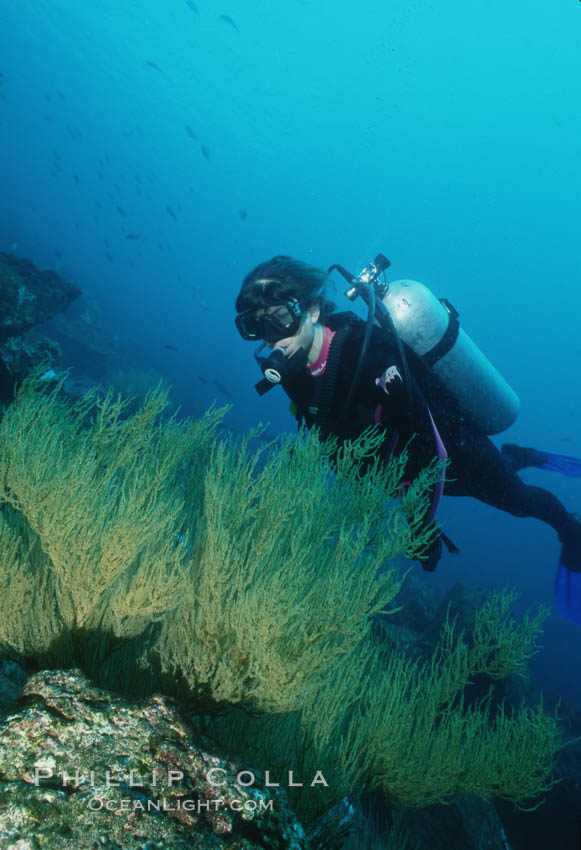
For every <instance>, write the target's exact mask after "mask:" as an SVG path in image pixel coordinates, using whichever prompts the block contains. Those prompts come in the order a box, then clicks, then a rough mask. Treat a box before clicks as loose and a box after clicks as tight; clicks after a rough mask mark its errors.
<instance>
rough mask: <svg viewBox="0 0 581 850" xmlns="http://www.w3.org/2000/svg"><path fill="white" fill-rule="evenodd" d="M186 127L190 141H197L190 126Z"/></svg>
mask: <svg viewBox="0 0 581 850" xmlns="http://www.w3.org/2000/svg"><path fill="white" fill-rule="evenodd" d="M185 127H186V133H187V134H188V136H189V137H190V139H195V138H196V134H195V133H194V131H193V130H192V128H191V127H190V125H189V124H186V125H185Z"/></svg>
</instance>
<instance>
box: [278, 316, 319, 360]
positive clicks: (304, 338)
mask: <svg viewBox="0 0 581 850" xmlns="http://www.w3.org/2000/svg"><path fill="white" fill-rule="evenodd" d="M320 313H321V311H320V310H319V308H318V306H316V305H315V306H313V307H309V309H308V310H305V312H304V313H303V316H302V319H301V324H300V326H299V329H298V331H297V332H296V334H294V336H288V337H284V338H282V339H279V340H278V341H277V342H276V343H275V344H274V345H273V346H272V347H273V348H284V349H285V353H286V356H287V357H292V356H293V354H296V352H297V351H298V350H299V348H304V350H305V351H306V353H307V357H308V355H309V352H310V350H311V348H312V345H313V342H314V339H315V326H316V324H317V322H318V320H319V316H320Z"/></svg>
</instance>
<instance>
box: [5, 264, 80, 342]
mask: <svg viewBox="0 0 581 850" xmlns="http://www.w3.org/2000/svg"><path fill="white" fill-rule="evenodd" d="M80 292H81V291H80V289H79V288H78V287H77V286H75V285H74V284H72V283H69V282H68V281H66V280H65V279H64V278H62V277H61V276H60V275H59V274H57V272H54V271H41V270H40V269H38V268H37V267H36V266H35V265H34V263H31V262H30V260H26V259H23V258H21V257H16V256H15V255H14V254H4V253H2V252H0V342H3V341H4V340H5V339H8V338H9V337H11V336H21V335H22V334H23V333H24V332H25V331H27V330H29V329H30V328H32V327H34V326H35V325H40V324H42V323H43V322H46V321H47V320H48V319H50V318H52V317H53V316H56V314H57V313H61V312H63V311H64V310H66V309H67V307H68V306H69V304H70V303H71V302H72V301H73V300H74V299H75V298H77V296H78V295H80Z"/></svg>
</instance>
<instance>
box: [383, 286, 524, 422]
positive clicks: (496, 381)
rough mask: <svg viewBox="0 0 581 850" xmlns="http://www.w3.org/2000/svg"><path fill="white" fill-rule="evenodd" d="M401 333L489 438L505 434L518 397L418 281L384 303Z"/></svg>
mask: <svg viewBox="0 0 581 850" xmlns="http://www.w3.org/2000/svg"><path fill="white" fill-rule="evenodd" d="M382 301H383V303H384V304H385V306H386V307H387V309H388V310H389V314H390V316H391V318H392V321H393V324H394V325H395V327H396V329H397V332H398V334H399V335H400V337H401V339H402V340H403V341H404V342H405V343H407V345H409V347H410V348H411V349H412V350H413V351H415V353H416V354H418V355H419V356H420V357H421V358H422V359H423V361H424V362H425V363H426V364H427V365H428V366H429V367H430V368H431V369H432V370H433V371H434V372H435V373H436V374H437V375H438V377H439V378H440V379H441V381H442V383H443V384H444V385H445V386H446V387H447V388H448V389H449V390H450V392H451V393H452V394H453V395H454V397H455V398H456V400H457V401H458V405H459V407H460V408H461V410H462V411H463V412H464V413H466V414H467V415H468V416H469V417H470V418H471V419H472V420H473V421H474V422H475V423H476V424H477V425H478V426H479V427H480V428H481V429H482V430H483V431H484V433H485V434H498V433H500V432H501V431H504V430H506V428H508V427H510V425H512V423H513V422H514V421H515V419H516V418H517V416H518V412H519V408H520V401H519V397H518V396H517V394H516V393H515V391H514V390H513V389H512V387H510V386H509V384H508V383H507V382H506V381H505V379H504V378H503V377H502V375H501V374H500V373H499V372H497V370H496V369H495V368H494V366H493V365H492V363H491V362H490V361H489V360H488V359H487V358H486V357H485V356H484V354H483V353H482V351H481V350H480V349H479V348H478V346H477V345H476V344H475V343H474V342H473V341H472V340H471V339H470V337H469V336H468V334H467V333H466V331H465V330H464V329H463V328H462V327H460V323H459V321H458V312H457V311H456V310H455V309H454V307H453V306H452V305H451V304H450V303H449V302H448V301H446V300H445V299H438V298H436V296H435V295H434V294H433V293H432V292H431V291H430V290H429V289H428V287H427V286H424V284H422V283H418V282H417V281H415V280H396V281H393V282H391V283H390V284H389V286H388V289H387V292H386V294H385V295H384V296H383V298H382Z"/></svg>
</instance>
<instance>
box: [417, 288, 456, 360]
mask: <svg viewBox="0 0 581 850" xmlns="http://www.w3.org/2000/svg"><path fill="white" fill-rule="evenodd" d="M439 301H440V303H441V304H443V305H444V307H445V308H446V310H447V311H448V327H447V328H446V331H445V333H444V336H443V337H442V339H441V340H440V341H439V342H437V343H436V344H435V345H434V347H433V348H430V350H429V351H426V353H425V354H422V360H423V361H424V362H425V363H427V364H428V366H429V367H430V368H432V367H433V366H434V365H435V364H436V363H437V362H438V360H441V359H442V357H444V355H446V354H447V353H448V352H449V351H450V349H451V348H453V347H454V344H455V342H456V340H457V339H458V334H459V332H460V322H459V321H458V316H459V315H460V313H459V312H458V310H456V308H455V307H454V305H453V304H450V302H449V301H448V299H447V298H440V299H439Z"/></svg>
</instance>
